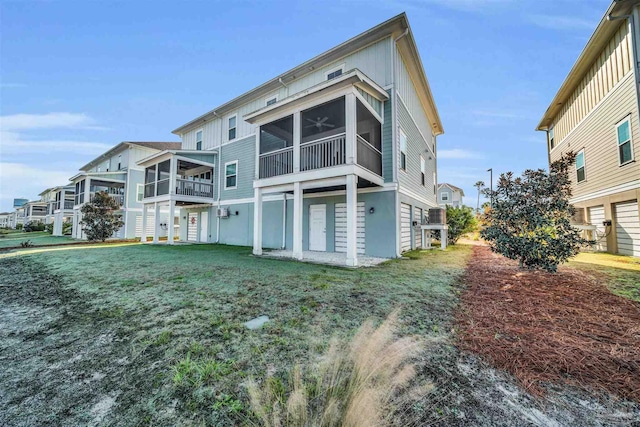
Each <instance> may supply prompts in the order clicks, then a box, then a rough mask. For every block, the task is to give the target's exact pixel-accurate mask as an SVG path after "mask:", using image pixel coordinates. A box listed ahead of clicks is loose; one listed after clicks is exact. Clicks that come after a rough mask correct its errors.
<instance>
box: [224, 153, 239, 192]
mask: <svg viewBox="0 0 640 427" xmlns="http://www.w3.org/2000/svg"><path fill="white" fill-rule="evenodd" d="M234 163H235V165H236V173H235V177H236V185H234V186H233V187H227V178H229V177H230V176H234V175H227V166H228V165H232V164H234ZM237 188H238V160H232V161H230V162H226V163H225V164H224V189H225V190H236V189H237Z"/></svg>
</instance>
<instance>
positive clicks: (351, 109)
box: [345, 93, 357, 164]
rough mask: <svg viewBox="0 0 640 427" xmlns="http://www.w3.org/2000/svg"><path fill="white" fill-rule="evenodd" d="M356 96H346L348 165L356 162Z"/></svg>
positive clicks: (351, 94) (350, 94)
mask: <svg viewBox="0 0 640 427" xmlns="http://www.w3.org/2000/svg"><path fill="white" fill-rule="evenodd" d="M356 120H357V118H356V95H355V94H353V93H348V94H347V95H346V96H345V132H346V157H347V164H354V163H355V162H356V159H357V156H356V150H357V148H356Z"/></svg>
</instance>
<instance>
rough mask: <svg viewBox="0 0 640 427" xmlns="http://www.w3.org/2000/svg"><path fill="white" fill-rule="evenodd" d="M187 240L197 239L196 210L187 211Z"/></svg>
mask: <svg viewBox="0 0 640 427" xmlns="http://www.w3.org/2000/svg"><path fill="white" fill-rule="evenodd" d="M187 240H188V241H189V242H197V241H198V212H189V215H188V216H187Z"/></svg>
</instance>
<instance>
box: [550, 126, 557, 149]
mask: <svg viewBox="0 0 640 427" xmlns="http://www.w3.org/2000/svg"><path fill="white" fill-rule="evenodd" d="M554 138H555V136H554V132H553V126H552V127H550V128H549V150H553V147H555V146H556V141H555V139H554Z"/></svg>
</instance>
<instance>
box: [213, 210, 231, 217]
mask: <svg viewBox="0 0 640 427" xmlns="http://www.w3.org/2000/svg"><path fill="white" fill-rule="evenodd" d="M216 215H217V216H218V218H229V208H218V210H217V212H216Z"/></svg>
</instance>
